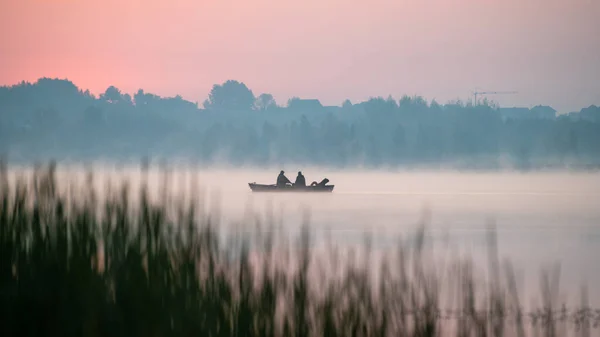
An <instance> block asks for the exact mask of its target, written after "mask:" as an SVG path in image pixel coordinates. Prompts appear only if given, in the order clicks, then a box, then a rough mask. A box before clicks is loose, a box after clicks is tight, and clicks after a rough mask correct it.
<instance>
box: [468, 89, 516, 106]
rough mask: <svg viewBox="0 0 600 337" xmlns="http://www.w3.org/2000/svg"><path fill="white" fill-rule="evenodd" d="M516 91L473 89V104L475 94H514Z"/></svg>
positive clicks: (475, 102)
mask: <svg viewBox="0 0 600 337" xmlns="http://www.w3.org/2000/svg"><path fill="white" fill-rule="evenodd" d="M516 93H517V92H516V91H475V92H473V96H475V101H474V102H473V104H475V105H477V102H478V101H477V96H478V95H509V94H516Z"/></svg>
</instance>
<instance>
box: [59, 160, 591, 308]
mask: <svg viewBox="0 0 600 337" xmlns="http://www.w3.org/2000/svg"><path fill="white" fill-rule="evenodd" d="M75 171H77V170H75V169H71V170H65V171H62V173H61V174H62V176H61V177H62V178H66V177H67V175H68V176H69V177H70V178H72V177H74V176H76V175H75V174H73V172H75ZM78 172H79V173H81V172H82V171H81V170H79V171H78ZM303 172H304V175H305V176H306V180H307V182H311V181H313V180H316V181H319V180H321V179H322V178H323V177H327V178H329V179H330V181H331V182H330V184H334V185H335V190H334V192H333V193H331V194H310V193H300V194H289V193H280V194H272V193H271V194H258V193H252V192H251V191H250V189H249V187H248V183H249V182H258V183H274V182H275V179H276V176H277V174H278V170H272V171H258V170H194V169H184V168H180V169H173V170H172V173H173V174H172V176H171V178H170V179H169V180H168V184H169V186H171V187H172V188H173V190H174V191H175V194H177V193H183V192H182V191H184V190H186V189H189V187H190V181H192V178H191V177H192V176H195V177H196V179H197V180H198V183H199V184H200V185H201V186H202V187H203V191H204V192H205V195H206V201H207V204H208V206H207V207H213V206H214V204H215V203H217V204H218V205H219V206H220V210H221V212H220V213H221V217H222V220H223V222H224V223H227V224H232V225H235V226H236V227H235V228H236V229H237V230H242V231H248V232H252V231H253V230H255V223H254V222H253V221H247V220H246V221H243V219H249V216H252V217H258V218H261V219H264V218H265V217H266V214H269V212H272V213H273V214H275V217H276V218H279V219H280V222H281V226H282V227H283V228H284V229H285V231H286V232H288V233H292V234H293V233H295V232H297V231H298V230H299V228H300V226H301V223H302V215H303V212H304V211H306V210H308V212H309V214H310V225H311V228H312V229H313V236H314V237H315V239H316V241H317V242H318V241H319V240H320V239H323V238H324V237H327V238H329V240H331V242H333V243H334V244H337V245H341V246H353V245H357V244H362V243H363V241H364V240H363V239H364V236H365V233H371V234H372V235H373V239H374V246H373V249H374V250H379V251H389V250H391V249H392V248H393V247H394V245H396V243H397V242H398V240H399V239H398V238H399V237H400V236H402V237H407V236H409V235H410V234H412V233H414V231H415V229H416V228H417V225H418V224H419V223H423V222H424V223H426V225H427V228H428V231H429V234H430V236H431V237H430V240H431V241H432V242H433V244H434V246H435V245H436V244H437V245H439V246H444V247H446V248H445V252H446V254H447V253H448V252H453V253H455V252H456V253H463V254H469V256H471V257H473V258H474V259H475V260H480V261H483V262H485V261H486V260H485V258H486V249H487V248H486V247H487V241H486V233H487V232H486V229H487V228H488V224H490V223H495V225H496V229H497V235H498V250H499V254H500V257H501V258H509V259H510V260H512V261H513V262H514V264H515V266H516V267H517V269H518V270H520V271H521V272H522V275H523V278H524V280H525V281H524V284H525V285H524V287H525V288H527V287H533V288H531V289H539V286H538V285H539V279H538V278H539V271H540V270H541V268H543V267H546V266H550V265H552V264H553V263H560V266H561V287H562V288H563V289H565V292H567V293H569V294H574V297H577V294H578V290H579V286H580V285H581V284H583V283H584V282H585V283H587V284H588V285H589V286H590V299H591V301H592V304H594V305H595V306H596V307H599V306H600V286H598V285H600V260H599V257H600V173H568V172H552V173H539V172H538V173H514V172H510V173H460V172H418V171H414V172H358V171H327V170H323V169H321V170H319V169H304V171H303ZM96 173H97V174H96V176H97V178H98V179H96V182H97V183H98V184H104V183H105V181H106V180H108V179H111V180H118V179H121V178H123V177H127V178H128V179H130V180H131V181H133V182H134V184H135V182H136V181H139V179H140V170H139V168H131V169H130V168H125V169H118V170H116V169H114V168H112V169H108V168H101V169H99V170H96ZM80 176H81V175H80ZM287 176H288V178H290V180H292V181H293V180H294V178H295V176H296V171H295V170H294V171H293V170H291V169H288V172H287ZM62 178H61V179H62ZM149 181H150V183H151V185H154V187H157V188H158V186H159V185H160V184H161V182H162V181H163V180H162V178H161V175H160V173H158V172H157V171H151V172H150V173H149ZM99 186H103V185H99ZM205 204H206V203H205ZM321 241H322V240H321ZM536 291H537V290H536ZM528 293H529V292H528Z"/></svg>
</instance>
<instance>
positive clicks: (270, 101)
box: [254, 94, 277, 111]
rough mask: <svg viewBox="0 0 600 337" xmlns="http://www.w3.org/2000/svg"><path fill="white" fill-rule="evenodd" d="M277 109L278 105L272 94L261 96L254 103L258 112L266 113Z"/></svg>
mask: <svg viewBox="0 0 600 337" xmlns="http://www.w3.org/2000/svg"><path fill="white" fill-rule="evenodd" d="M275 107H277V103H276V102H275V99H274V98H273V95H271V94H260V96H258V97H257V98H256V102H255V103H254V109H256V110H258V111H266V110H269V109H272V108H275Z"/></svg>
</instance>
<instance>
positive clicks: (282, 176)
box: [277, 170, 292, 186]
mask: <svg viewBox="0 0 600 337" xmlns="http://www.w3.org/2000/svg"><path fill="white" fill-rule="evenodd" d="M291 183H292V182H291V181H290V180H289V179H288V178H287V177H286V176H285V172H283V170H282V171H281V172H279V176H277V186H285V185H287V184H291Z"/></svg>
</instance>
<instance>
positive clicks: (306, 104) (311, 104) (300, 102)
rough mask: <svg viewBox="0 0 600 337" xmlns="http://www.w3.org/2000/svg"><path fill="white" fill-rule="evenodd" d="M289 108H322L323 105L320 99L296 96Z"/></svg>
mask: <svg viewBox="0 0 600 337" xmlns="http://www.w3.org/2000/svg"><path fill="white" fill-rule="evenodd" d="M289 108H291V109H306V110H309V109H322V108H323V105H322V104H321V102H320V101H319V100H318V99H300V98H295V99H292V100H290V104H289Z"/></svg>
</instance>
